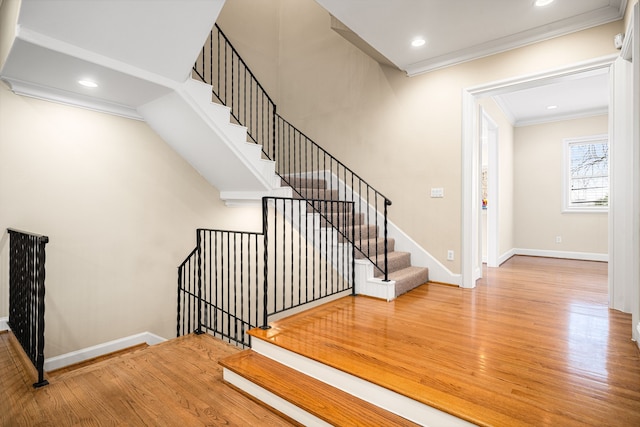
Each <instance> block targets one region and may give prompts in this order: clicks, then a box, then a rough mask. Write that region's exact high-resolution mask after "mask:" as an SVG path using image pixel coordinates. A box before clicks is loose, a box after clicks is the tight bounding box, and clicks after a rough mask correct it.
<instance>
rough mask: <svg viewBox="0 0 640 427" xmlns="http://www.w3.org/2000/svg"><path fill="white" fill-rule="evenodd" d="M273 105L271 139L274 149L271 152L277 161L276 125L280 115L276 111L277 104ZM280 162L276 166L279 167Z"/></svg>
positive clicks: (272, 158) (272, 157)
mask: <svg viewBox="0 0 640 427" xmlns="http://www.w3.org/2000/svg"><path fill="white" fill-rule="evenodd" d="M271 105H273V129H271V141H272V143H273V151H272V152H271V160H273V161H276V160H277V159H276V125H277V120H278V115H277V113H276V104H273V103H272V104H271ZM278 166H279V165H278V164H277V163H276V168H278Z"/></svg>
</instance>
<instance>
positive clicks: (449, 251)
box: [447, 249, 454, 261]
mask: <svg viewBox="0 0 640 427" xmlns="http://www.w3.org/2000/svg"><path fill="white" fill-rule="evenodd" d="M453 258H454V257H453V251H452V250H451V249H449V250H448V251H447V261H453Z"/></svg>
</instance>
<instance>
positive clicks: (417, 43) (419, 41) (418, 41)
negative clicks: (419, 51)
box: [411, 39, 426, 47]
mask: <svg viewBox="0 0 640 427" xmlns="http://www.w3.org/2000/svg"><path fill="white" fill-rule="evenodd" d="M425 43H426V41H425V39H415V40H414V41H412V42H411V46H413V47H420V46H423V45H424V44H425Z"/></svg>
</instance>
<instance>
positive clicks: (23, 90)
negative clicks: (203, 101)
mask: <svg viewBox="0 0 640 427" xmlns="http://www.w3.org/2000/svg"><path fill="white" fill-rule="evenodd" d="M2 79H3V80H4V81H6V82H7V83H8V84H9V87H11V90H12V91H13V93H15V94H16V95H21V96H27V97H30V98H35V99H42V100H44V101H50V102H55V103H58V104H63V105H69V106H71V107H77V108H83V109H85V110H91V111H97V112H99V113H105V114H113V115H115V116H120V117H125V118H127V119H133V120H143V118H142V116H141V115H140V114H138V111H137V110H136V109H135V108H132V107H129V106H127V105H122V104H117V103H115V102H109V101H105V100H102V99H98V98H94V97H90V96H85V95H81V94H78V93H73V92H68V91H65V90H62V89H57V88H54V87H50V86H42V85H38V84H36V83H30V82H25V81H22V80H19V79H14V78H11V77H2Z"/></svg>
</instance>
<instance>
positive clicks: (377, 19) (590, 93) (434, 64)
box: [316, 0, 627, 125]
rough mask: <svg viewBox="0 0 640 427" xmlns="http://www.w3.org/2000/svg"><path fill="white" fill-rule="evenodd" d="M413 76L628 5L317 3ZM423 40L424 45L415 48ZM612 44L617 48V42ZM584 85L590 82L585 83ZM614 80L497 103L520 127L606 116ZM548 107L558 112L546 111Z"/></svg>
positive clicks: (560, 0) (432, 0)
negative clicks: (565, 119)
mask: <svg viewBox="0 0 640 427" xmlns="http://www.w3.org/2000/svg"><path fill="white" fill-rule="evenodd" d="M316 2H318V3H319V4H320V5H322V6H323V7H324V8H325V9H327V10H328V11H329V12H330V13H331V14H332V15H333V16H334V17H335V18H337V19H338V20H339V21H340V22H341V23H343V24H344V25H345V26H346V27H348V28H349V29H350V30H351V31H353V32H354V33H355V34H356V35H357V36H358V37H359V38H360V39H362V40H364V41H365V42H366V43H367V44H368V45H369V46H371V47H372V48H374V49H375V50H376V51H377V52H379V53H380V54H381V55H382V56H384V57H385V58H386V59H387V60H389V61H390V62H391V63H393V64H394V65H395V66H397V67H398V68H399V69H401V70H404V71H406V72H407V74H408V75H409V76H414V75H417V74H421V73H425V72H429V71H432V70H436V69H440V68H443V67H447V66H451V65H455V64H458V63H461V62H466V61H470V60H473V59H477V58H480V57H484V56H487V55H491V54H495V53H499V52H503V51H506V50H509V49H513V48H517V47H521V46H524V45H527V44H530V43H534V42H537V41H541V40H545V39H549V38H552V37H556V36H560V35H564V34H568V33H571V32H575V31H579V30H583V29H586V28H590V27H593V26H596V25H601V24H605V23H608V22H612V21H615V20H619V19H621V18H622V17H623V16H624V11H625V8H626V4H627V0H556V1H555V2H553V3H552V4H550V5H548V6H544V7H535V6H534V0H393V1H389V0H316ZM416 38H424V39H425V40H426V43H425V45H423V46H421V47H413V46H411V41H412V40H414V39H416ZM611 43H612V44H613V40H611ZM581 77H585V79H581ZM608 93H609V92H608V76H607V75H606V73H604V74H603V73H601V74H600V75H598V76H594V75H591V74H587V75H585V76H580V75H577V76H573V77H572V78H571V79H569V80H568V81H563V82H554V83H553V84H550V85H545V86H540V87H536V88H529V89H526V90H522V91H518V92H513V93H508V94H503V95H501V96H499V97H496V98H495V99H496V101H497V102H498V103H499V105H500V106H501V107H502V108H503V110H504V111H505V113H506V114H507V116H508V117H509V118H510V119H511V121H512V123H513V124H515V125H526V124H533V123H541V122H544V121H550V120H559V119H564V118H574V117H581V116H586V115H593V114H605V113H606V112H607V107H608ZM548 105H557V106H558V108H557V109H555V110H547V108H546V107H547V106H548Z"/></svg>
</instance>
